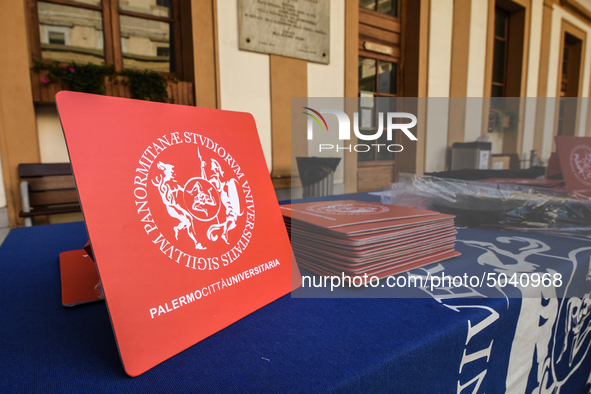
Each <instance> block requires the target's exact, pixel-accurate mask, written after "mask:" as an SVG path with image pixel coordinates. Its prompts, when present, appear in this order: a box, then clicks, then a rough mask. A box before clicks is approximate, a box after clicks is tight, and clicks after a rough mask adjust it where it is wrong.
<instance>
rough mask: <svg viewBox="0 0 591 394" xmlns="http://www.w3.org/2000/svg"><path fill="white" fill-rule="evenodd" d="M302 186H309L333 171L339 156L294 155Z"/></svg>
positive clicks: (339, 160)
mask: <svg viewBox="0 0 591 394" xmlns="http://www.w3.org/2000/svg"><path fill="white" fill-rule="evenodd" d="M296 160H297V162H298V171H299V173H300V179H301V181H302V186H304V187H305V186H310V185H313V184H315V183H316V182H319V181H321V180H323V179H324V178H326V177H327V176H328V175H329V174H331V173H333V172H335V170H336V169H337V167H338V165H339V163H340V162H341V158H340V157H296Z"/></svg>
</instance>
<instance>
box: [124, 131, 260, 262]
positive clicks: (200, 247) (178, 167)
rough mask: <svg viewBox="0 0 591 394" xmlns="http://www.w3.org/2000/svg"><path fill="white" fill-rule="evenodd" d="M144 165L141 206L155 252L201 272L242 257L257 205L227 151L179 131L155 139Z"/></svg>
mask: <svg viewBox="0 0 591 394" xmlns="http://www.w3.org/2000/svg"><path fill="white" fill-rule="evenodd" d="M138 163H139V166H138V167H137V168H136V169H135V175H134V182H133V183H134V193H133V194H134V197H135V199H134V200H135V206H136V210H137V213H138V219H139V224H140V225H142V227H143V230H144V231H145V233H146V234H147V235H148V236H149V237H150V239H151V241H152V243H153V244H154V248H158V249H159V250H160V252H162V253H163V254H165V255H166V256H167V257H168V258H169V259H170V260H172V261H174V262H175V263H178V264H182V265H183V266H185V267H187V268H191V269H195V270H215V269H219V268H220V267H223V266H227V265H229V264H231V263H233V262H234V261H236V260H237V259H238V257H239V256H240V255H241V254H242V253H243V252H244V250H245V249H246V248H247V246H248V244H249V242H250V239H251V237H252V231H253V229H254V222H255V206H254V200H253V196H252V191H251V189H250V185H249V183H248V180H247V179H246V176H245V175H244V173H243V172H242V169H241V167H240V165H239V164H238V163H237V162H236V160H235V159H234V158H233V157H232V155H231V154H230V153H229V152H228V151H227V150H226V149H225V148H224V147H222V146H220V145H218V144H217V143H216V142H215V141H213V140H211V139H210V138H208V137H205V136H202V135H199V134H195V133H190V132H184V133H183V134H182V135H181V134H180V133H178V132H174V133H170V134H167V135H163V136H162V137H160V138H158V139H157V140H156V141H153V142H152V143H151V144H150V145H149V146H148V147H147V148H146V149H145V151H144V152H143V154H142V155H141V157H140V158H139V161H138Z"/></svg>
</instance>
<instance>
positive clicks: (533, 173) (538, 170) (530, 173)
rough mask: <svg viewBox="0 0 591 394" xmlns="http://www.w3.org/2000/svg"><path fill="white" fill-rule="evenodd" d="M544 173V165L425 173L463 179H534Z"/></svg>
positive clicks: (439, 176)
mask: <svg viewBox="0 0 591 394" xmlns="http://www.w3.org/2000/svg"><path fill="white" fill-rule="evenodd" d="M545 173H546V167H540V166H534V167H530V168H528V169H524V170H473V169H465V170H455V171H441V172H427V173H425V175H431V176H436V177H438V178H449V179H461V180H464V181H477V180H480V179H490V178H522V179H535V178H538V177H540V176H543V175H544V174H545Z"/></svg>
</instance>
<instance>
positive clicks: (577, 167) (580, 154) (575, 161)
mask: <svg viewBox="0 0 591 394" xmlns="http://www.w3.org/2000/svg"><path fill="white" fill-rule="evenodd" d="M569 163H570V169H571V172H572V173H573V174H574V176H575V178H577V180H578V181H579V182H581V183H582V184H584V185H586V186H589V187H591V148H590V147H589V146H587V145H576V146H575V147H574V148H573V149H571V151H570V156H569Z"/></svg>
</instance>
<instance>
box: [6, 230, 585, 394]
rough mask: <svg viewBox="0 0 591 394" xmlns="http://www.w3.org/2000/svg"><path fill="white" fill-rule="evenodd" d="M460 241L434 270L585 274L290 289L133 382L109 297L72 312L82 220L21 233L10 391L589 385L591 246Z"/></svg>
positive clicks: (563, 389)
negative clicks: (421, 286)
mask: <svg viewBox="0 0 591 394" xmlns="http://www.w3.org/2000/svg"><path fill="white" fill-rule="evenodd" d="M458 239H459V240H460V241H461V242H458V243H457V249H459V250H460V251H461V252H462V253H463V254H462V256H461V257H459V258H456V259H454V260H450V261H448V262H445V263H443V265H441V266H437V265H436V266H433V267H430V268H429V269H432V270H436V269H441V268H442V267H443V268H445V269H446V273H452V274H454V275H456V274H459V273H462V272H467V273H468V274H472V273H474V274H477V273H478V274H479V273H480V272H484V271H487V270H488V271H489V272H497V273H498V272H513V271H515V272H520V270H529V271H530V272H531V271H532V270H533V271H535V272H550V273H553V272H555V271H556V272H558V271H560V272H562V274H563V275H564V277H565V278H570V276H571V274H573V273H574V277H575V279H576V280H575V279H573V281H571V282H570V287H568V286H566V285H565V286H563V287H562V288H559V289H558V290H556V294H555V295H557V296H558V297H559V298H556V297H554V298H553V297H552V295H553V294H551V293H552V291H553V290H543V291H542V290H539V291H538V292H537V293H536V292H533V293H531V294H529V296H528V298H524V299H521V298H504V297H502V296H500V297H498V298H482V297H472V298H465V297H464V296H462V295H457V294H451V293H447V295H445V294H443V293H438V294H436V295H430V294H426V297H425V298H410V299H395V298H394V299H326V298H322V299H317V298H316V299H314V298H312V299H310V298H292V296H291V295H287V296H285V297H282V298H280V299H279V300H277V301H275V302H273V303H271V304H269V305H268V306H266V307H264V308H262V309H261V310H259V311H257V312H255V313H253V314H251V315H249V316H247V317H246V318H244V319H242V320H240V321H238V322H236V323H235V324H233V325H231V326H230V327H228V328H226V329H224V330H222V331H221V332H219V333H217V334H215V335H213V336H211V337H209V338H207V339H205V340H204V341H202V342H200V343H198V344H196V345H195V346H193V347H191V348H189V349H187V350H186V351H184V352H182V353H181V354H179V355H177V356H175V357H173V358H172V359H170V360H167V361H165V362H164V363H162V364H160V365H158V366H157V367H155V368H153V369H152V370H150V371H148V372H146V373H145V374H143V375H141V376H139V377H136V378H129V377H127V376H126V375H125V373H124V371H123V368H122V366H121V363H120V361H119V356H118V353H117V345H116V343H115V339H114V336H113V333H112V330H111V326H110V323H109V317H108V314H107V310H106V307H105V304H104V303H94V304H89V305H83V306H79V307H74V308H69V309H67V308H63V307H62V306H61V289H60V275H59V258H58V255H59V253H60V252H62V251H66V250H72V249H79V248H81V247H82V246H83V245H84V243H85V242H86V240H87V237H86V232H85V228H84V225H83V223H69V224H59V225H49V226H38V227H29V228H17V229H14V230H12V231H11V232H10V234H9V235H8V237H7V239H6V241H5V242H4V244H3V245H2V247H1V248H0V319H1V323H0V392H2V393H15V392H84V393H90V392H117V393H123V392H136V393H147V392H167V393H168V392H191V393H196V392H203V393H213V392H216V393H218V392H219V393H225V392H230V393H234V392H239V393H243V392H257V393H260V392H281V393H284V392H297V393H306V392H312V393H315V392H343V393H360V392H372V393H373V392H389V393H392V392H399V393H410V392H417V393H452V392H453V393H456V392H457V393H503V392H506V391H508V392H512V393H530V392H532V391H534V392H551V393H559V392H560V393H563V394H564V393H579V392H588V390H589V388H590V384H591V383H590V382H591V376H590V371H591V355H589V354H588V352H589V346H590V341H591V336H590V335H589V332H590V331H591V326H590V324H589V319H590V316H591V310H590V304H589V301H590V296H589V295H590V294H591V285H590V283H589V280H590V279H589V278H588V277H587V275H588V273H589V268H590V262H591V252H590V250H591V242H590V241H588V240H586V239H581V240H578V239H571V238H561V237H550V236H541V235H532V234H516V233H499V232H493V231H484V230H467V229H466V230H460V232H459V234H458ZM577 249H578V251H576V252H573V251H575V250H577ZM569 253H570V256H569ZM532 264H533V265H534V266H532ZM438 267H439V268H438ZM483 270H484V271H483ZM414 272H415V273H420V272H423V273H425V272H426V271H425V270H423V271H420V270H415V271H414ZM497 290H499V289H497ZM565 292H566V297H567V298H560V297H563V296H564V295H565ZM435 297H438V298H435ZM540 388H541V390H540ZM536 390H538V391H536Z"/></svg>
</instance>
